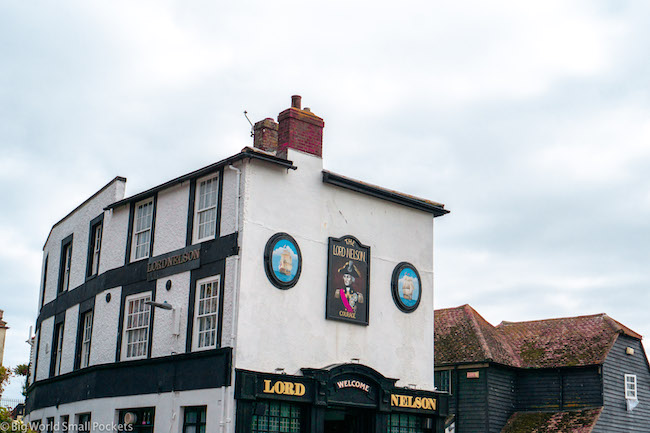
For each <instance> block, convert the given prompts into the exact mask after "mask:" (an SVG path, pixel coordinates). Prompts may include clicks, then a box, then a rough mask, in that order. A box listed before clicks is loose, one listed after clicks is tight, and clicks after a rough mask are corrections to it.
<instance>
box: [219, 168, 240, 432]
mask: <svg viewBox="0 0 650 433" xmlns="http://www.w3.org/2000/svg"><path fill="white" fill-rule="evenodd" d="M228 169H229V170H232V171H234V172H235V173H237V182H236V183H235V185H236V188H237V189H236V194H235V196H236V197H237V200H236V201H235V232H236V233H237V237H238V242H237V244H238V246H239V237H240V233H241V228H240V227H239V209H240V205H239V203H240V201H241V170H240V169H238V168H237V167H235V166H233V165H229V166H228ZM234 258H235V275H234V279H233V298H232V303H233V305H232V318H231V323H230V347H232V366H233V370H232V371H231V372H230V374H231V378H230V383H231V386H233V387H234V384H235V370H234V366H235V354H236V353H237V350H236V347H235V341H236V337H237V330H236V327H237V319H238V316H239V310H238V305H239V274H240V273H241V263H240V255H239V253H238V254H237V255H236V256H235V257H234ZM233 389H234V388H233ZM228 397H229V396H228V395H227V391H226V388H224V390H223V403H222V406H221V409H222V410H221V431H222V433H225V432H234V430H235V428H234V420H233V419H232V418H230V419H227V420H226V419H224V418H225V417H226V414H228V415H231V413H229V411H228V410H227V403H228V401H229V400H228ZM233 398H234V393H233ZM233 409H234V402H233ZM227 424H229V426H228V428H226V425H227Z"/></svg>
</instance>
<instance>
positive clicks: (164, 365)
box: [26, 348, 232, 412]
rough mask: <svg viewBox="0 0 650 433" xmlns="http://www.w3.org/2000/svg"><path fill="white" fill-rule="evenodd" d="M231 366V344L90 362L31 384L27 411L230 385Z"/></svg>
mask: <svg viewBox="0 0 650 433" xmlns="http://www.w3.org/2000/svg"><path fill="white" fill-rule="evenodd" d="M231 369H232V349H231V348H223V349H214V350H206V351H201V352H193V353H184V354H179V355H171V356H165V357H160V358H151V359H142V360H136V361H126V362H119V363H111V364H101V365H94V366H92V367H88V368H84V369H81V370H76V371H73V372H71V373H66V374H62V375H60V376H56V377H54V378H50V379H46V380H41V381H38V382H36V383H34V384H32V385H31V386H30V387H29V389H28V392H29V397H28V399H27V402H26V406H27V412H31V411H33V410H36V409H41V408H44V407H50V406H58V405H60V404H65V403H72V402H75V401H82V400H89V399H94V398H106V397H121V396H128V395H139V394H155V393H161V392H173V391H187V390H198V389H208V388H220V387H223V386H230V372H231ZM197 372H201V374H197Z"/></svg>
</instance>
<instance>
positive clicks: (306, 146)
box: [278, 107, 325, 158]
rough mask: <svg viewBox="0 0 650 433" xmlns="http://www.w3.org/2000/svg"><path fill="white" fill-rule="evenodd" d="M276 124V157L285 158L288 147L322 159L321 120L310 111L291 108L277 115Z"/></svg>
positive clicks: (322, 125)
mask: <svg viewBox="0 0 650 433" xmlns="http://www.w3.org/2000/svg"><path fill="white" fill-rule="evenodd" d="M278 123H279V124H280V126H279V128H278V156H281V157H286V154H287V148H289V147H290V148H292V149H296V150H300V151H302V152H306V153H311V154H312V155H316V156H318V157H321V158H322V157H323V127H324V126H325V122H323V119H321V118H320V117H318V116H316V115H315V114H313V113H312V112H310V111H307V110H301V109H299V108H294V107H291V108H289V109H287V110H284V111H283V112H281V113H280V114H279V115H278Z"/></svg>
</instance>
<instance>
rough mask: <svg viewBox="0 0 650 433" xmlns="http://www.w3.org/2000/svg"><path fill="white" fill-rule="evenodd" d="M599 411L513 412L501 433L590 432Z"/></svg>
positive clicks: (600, 409)
mask: <svg viewBox="0 0 650 433" xmlns="http://www.w3.org/2000/svg"><path fill="white" fill-rule="evenodd" d="M601 411H602V408H600V407H599V408H597V409H585V410H577V411H571V412H515V413H514V414H513V415H512V416H511V417H510V419H508V422H507V423H506V425H505V427H503V429H502V430H501V433H590V432H591V431H592V430H593V428H594V426H595V425H596V421H598V417H599V416H600V412H601Z"/></svg>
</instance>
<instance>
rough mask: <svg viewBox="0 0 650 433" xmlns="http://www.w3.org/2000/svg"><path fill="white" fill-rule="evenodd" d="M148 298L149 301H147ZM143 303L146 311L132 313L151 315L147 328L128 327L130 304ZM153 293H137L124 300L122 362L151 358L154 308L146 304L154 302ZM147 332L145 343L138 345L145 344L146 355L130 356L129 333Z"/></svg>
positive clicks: (145, 333)
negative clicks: (150, 344)
mask: <svg viewBox="0 0 650 433" xmlns="http://www.w3.org/2000/svg"><path fill="white" fill-rule="evenodd" d="M147 298H148V299H147ZM138 300H140V301H142V303H143V304H144V308H145V310H143V311H136V312H135V313H131V315H135V314H145V315H146V314H147V313H148V315H149V317H148V322H147V326H146V327H144V326H137V327H132V328H129V327H128V323H129V315H130V313H129V308H130V303H131V302H132V301H138ZM153 300H154V299H153V292H152V291H144V292H140V293H135V294H133V295H129V296H127V297H125V298H124V312H123V315H124V319H123V322H122V347H121V356H120V359H121V360H122V361H132V360H136V359H147V358H149V356H150V351H149V343H150V342H151V341H150V339H151V329H152V322H153V308H151V305H146V304H145V302H147V301H153ZM143 329H144V330H145V332H144V333H143V335H144V336H145V340H143V341H138V342H137V343H136V344H138V343H144V347H145V353H144V354H142V355H137V356H128V354H129V353H128V348H129V338H128V336H129V331H138V330H143Z"/></svg>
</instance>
